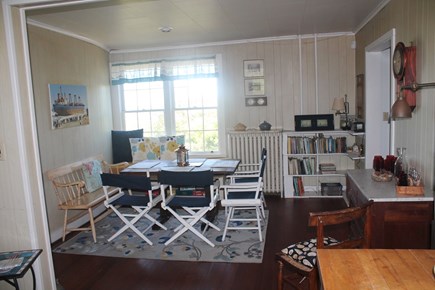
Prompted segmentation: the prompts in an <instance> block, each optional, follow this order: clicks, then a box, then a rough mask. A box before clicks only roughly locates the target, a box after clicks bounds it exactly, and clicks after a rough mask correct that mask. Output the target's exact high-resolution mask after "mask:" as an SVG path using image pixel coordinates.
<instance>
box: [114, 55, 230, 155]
mask: <svg viewBox="0 0 435 290" xmlns="http://www.w3.org/2000/svg"><path fill="white" fill-rule="evenodd" d="M112 84H113V85H118V86H119V93H120V96H121V115H122V119H123V120H122V121H123V127H124V129H125V130H134V129H140V128H143V130H144V135H145V136H163V135H184V136H185V142H186V144H185V145H186V147H187V148H188V149H189V150H190V152H191V154H201V155H213V154H220V153H221V152H222V148H221V147H222V145H221V144H223V142H222V141H223V136H221V131H223V130H222V128H221V129H220V127H219V125H220V122H219V119H220V118H219V113H220V112H219V99H218V75H217V65H216V58H215V57H205V58H196V59H182V60H159V61H150V62H140V63H131V64H125V63H124V64H112ZM221 127H222V126H221Z"/></svg>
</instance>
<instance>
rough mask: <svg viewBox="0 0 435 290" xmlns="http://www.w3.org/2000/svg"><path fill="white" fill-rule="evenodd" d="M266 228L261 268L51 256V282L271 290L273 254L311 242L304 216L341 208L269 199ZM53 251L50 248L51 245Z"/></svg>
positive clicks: (76, 289) (339, 202) (74, 289)
mask: <svg viewBox="0 0 435 290" xmlns="http://www.w3.org/2000/svg"><path fill="white" fill-rule="evenodd" d="M267 206H268V210H269V223H268V228H267V237H266V245H265V252H264V256H263V262H262V263H261V264H237V263H221V262H220V263H206V262H177V261H160V260H146V259H132V258H110V257H99V256H87V255H70V254H57V253H53V261H54V268H55V274H56V278H57V279H58V281H59V282H60V284H61V285H62V286H63V287H64V289H66V290H91V289H92V290H103V289H104V290H111V289H120V290H123V289H128V290H136V289H138V290H139V289H141V290H142V289H147V290H148V289H150V290H154V289H177V290H184V289H186V290H214V289H216V290H218V289H219V290H222V289H226V290H229V289H237V290H244V289H246V290H272V289H276V273H277V265H276V262H275V253H276V252H278V251H280V250H281V249H282V248H284V247H285V246H287V245H289V244H291V243H294V242H297V241H301V240H304V239H307V238H309V237H313V236H314V235H315V232H314V229H312V228H308V226H307V221H308V213H309V212H311V211H326V210H335V209H341V208H344V207H345V206H346V204H345V202H344V200H343V199H339V198H310V199H281V198H278V197H268V198H267ZM53 246H55V245H53Z"/></svg>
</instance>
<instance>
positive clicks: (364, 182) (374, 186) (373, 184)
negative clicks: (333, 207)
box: [347, 169, 434, 202]
mask: <svg viewBox="0 0 435 290" xmlns="http://www.w3.org/2000/svg"><path fill="white" fill-rule="evenodd" d="M372 172H373V169H355V170H348V171H347V177H348V178H349V179H351V180H352V181H353V183H354V184H355V185H356V187H357V188H358V190H359V191H360V192H361V193H362V194H363V195H364V196H365V197H366V198H367V200H370V199H372V200H373V201H374V202H404V201H405V202H413V201H433V200H434V192H433V191H432V190H431V189H430V187H426V188H425V192H424V195H422V196H404V195H397V193H396V184H395V181H394V179H393V180H392V181H389V182H378V181H374V180H373V179H372V176H371V175H372Z"/></svg>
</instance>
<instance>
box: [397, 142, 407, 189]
mask: <svg viewBox="0 0 435 290" xmlns="http://www.w3.org/2000/svg"><path fill="white" fill-rule="evenodd" d="M407 174H408V162H407V160H406V148H404V147H402V148H397V159H396V162H395V163H394V176H396V178H397V180H398V184H399V185H402V186H406V185H407V183H408V182H407V179H408V176H407Z"/></svg>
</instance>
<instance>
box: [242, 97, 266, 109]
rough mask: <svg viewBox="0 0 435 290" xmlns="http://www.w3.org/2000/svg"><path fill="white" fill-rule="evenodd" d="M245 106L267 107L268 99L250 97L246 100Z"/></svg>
mask: <svg viewBox="0 0 435 290" xmlns="http://www.w3.org/2000/svg"><path fill="white" fill-rule="evenodd" d="M245 106H246V107H253V106H267V97H249V98H245Z"/></svg>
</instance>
